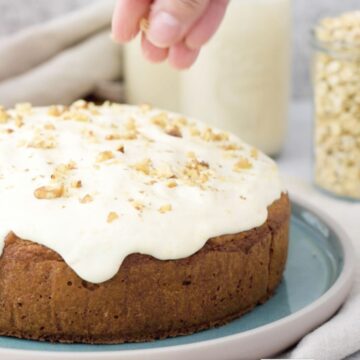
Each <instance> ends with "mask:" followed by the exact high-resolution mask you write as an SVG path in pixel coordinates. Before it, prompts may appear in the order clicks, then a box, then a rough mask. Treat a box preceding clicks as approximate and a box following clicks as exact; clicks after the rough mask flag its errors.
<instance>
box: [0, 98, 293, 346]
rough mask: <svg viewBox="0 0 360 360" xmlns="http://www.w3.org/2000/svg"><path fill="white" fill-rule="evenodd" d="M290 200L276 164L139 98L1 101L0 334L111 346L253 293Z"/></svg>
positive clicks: (276, 268) (221, 310) (204, 321)
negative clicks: (136, 101)
mask: <svg viewBox="0 0 360 360" xmlns="http://www.w3.org/2000/svg"><path fill="white" fill-rule="evenodd" d="M289 218H290V204H289V199H288V196H287V193H286V192H285V191H284V189H283V187H282V184H281V180H280V177H279V173H278V170H277V167H276V165H275V163H274V162H273V161H272V160H271V159H269V158H268V157H267V156H265V155H264V154H262V153H261V152H259V151H258V150H256V149H255V148H253V147H251V146H249V145H247V144H245V143H243V142H242V141H241V140H240V139H238V138H237V137H236V136H234V135H232V134H229V133H226V132H223V131H220V130H218V129H214V128H210V127H209V126H208V125H206V124H204V123H202V122H200V121H197V120H194V119H188V118H185V117H183V116H180V115H178V114H173V113H168V112H164V111H161V110H158V109H153V108H151V107H150V106H145V105H144V106H127V105H119V104H110V103H105V104H103V105H101V106H96V105H94V104H92V103H87V102H85V101H78V102H76V103H74V104H73V105H71V106H68V107H66V106H52V107H47V108H33V107H31V105H29V104H20V105H18V106H17V107H16V108H15V109H10V110H5V109H3V108H0V254H1V256H0V309H1V310H0V335H3V336H15V337H19V338H26V339H35V340H46V341H54V342H71V343H72V342H79V343H103V344H115V343H122V342H137V341H150V340H155V339H160V338H166V337H172V336H178V335H185V334H190V333H193V332H196V331H200V330H204V329H207V328H210V327H214V326H218V325H222V324H225V323H227V322H228V321H230V320H232V319H234V318H237V317H239V316H240V315H242V314H244V313H245V312H247V311H250V310H251V309H252V308H254V307H255V306H256V305H258V304H260V303H262V302H264V301H266V300H267V299H268V298H269V297H270V296H271V295H272V294H273V293H274V291H275V289H276V287H277V285H278V284H279V282H280V281H281V278H282V274H283V271H284V267H285V263H286V257H287V246H288V232H289Z"/></svg>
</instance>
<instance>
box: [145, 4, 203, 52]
mask: <svg viewBox="0 0 360 360" xmlns="http://www.w3.org/2000/svg"><path fill="white" fill-rule="evenodd" d="M209 2H210V0H156V1H155V2H154V3H153V6H152V9H151V12H150V17H149V21H150V25H149V29H148V31H147V38H148V40H149V41H150V42H152V43H153V44H154V45H156V46H158V47H161V48H167V47H170V46H172V45H174V44H176V43H178V42H179V41H181V40H182V39H183V38H184V37H185V35H186V34H187V33H188V32H189V30H190V28H191V27H192V26H193V25H194V23H195V22H196V21H197V20H198V19H199V18H200V17H201V16H202V15H203V14H204V12H205V10H206V8H207V7H208V5H209Z"/></svg>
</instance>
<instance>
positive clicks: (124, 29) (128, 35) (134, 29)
mask: <svg viewBox="0 0 360 360" xmlns="http://www.w3.org/2000/svg"><path fill="white" fill-rule="evenodd" d="M228 1H229V0H154V1H152V0H117V5H116V8H115V11H114V16H113V25H112V32H113V37H114V39H115V40H116V41H118V42H120V43H125V42H128V41H130V40H132V39H133V38H134V37H135V36H136V35H137V34H138V32H139V31H140V23H141V21H142V20H143V19H145V18H146V19H148V21H149V23H148V28H147V29H146V31H145V32H143V33H142V39H141V46H142V50H143V54H144V56H145V57H146V58H147V59H148V60H150V61H152V62H161V61H164V60H166V59H167V58H168V60H169V62H170V64H171V65H172V66H173V67H175V68H178V69H185V68H188V67H190V66H191V65H192V64H193V63H194V62H195V60H196V58H197V57H198V55H199V52H200V49H201V47H202V46H203V45H204V44H205V43H206V42H207V41H208V40H209V39H210V38H211V37H212V35H213V34H214V33H215V32H216V30H217V29H218V27H219V25H220V23H221V20H222V18H223V17H224V14H225V11H226V8H227V5H228Z"/></svg>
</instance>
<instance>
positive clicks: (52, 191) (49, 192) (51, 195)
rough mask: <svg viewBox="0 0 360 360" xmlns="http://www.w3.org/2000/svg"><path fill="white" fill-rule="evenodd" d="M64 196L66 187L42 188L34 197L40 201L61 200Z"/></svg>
mask: <svg viewBox="0 0 360 360" xmlns="http://www.w3.org/2000/svg"><path fill="white" fill-rule="evenodd" d="M63 195H64V185H63V184H61V185H59V186H41V187H39V188H37V189H36V190H35V191H34V196H35V197H36V198H37V199H39V200H51V199H57V198H61V197H62V196H63Z"/></svg>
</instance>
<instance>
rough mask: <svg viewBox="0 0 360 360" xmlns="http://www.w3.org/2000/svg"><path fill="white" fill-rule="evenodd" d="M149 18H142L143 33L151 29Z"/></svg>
mask: <svg viewBox="0 0 360 360" xmlns="http://www.w3.org/2000/svg"><path fill="white" fill-rule="evenodd" d="M149 25H150V23H149V20H148V19H146V18H142V19H141V20H140V30H141V31H142V32H143V33H146V32H147V31H148V30H149Z"/></svg>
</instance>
